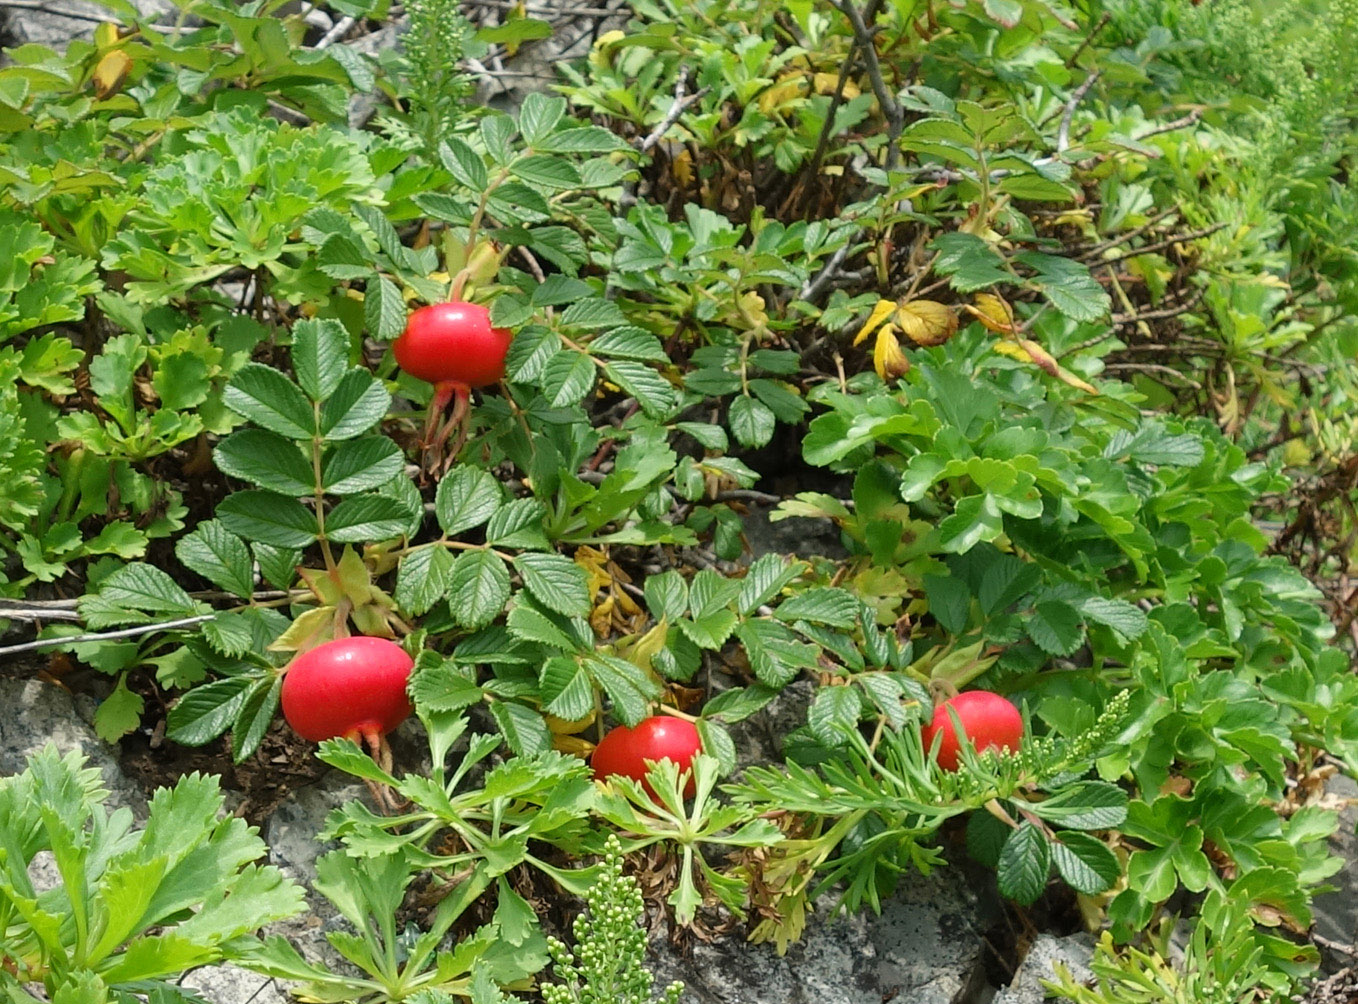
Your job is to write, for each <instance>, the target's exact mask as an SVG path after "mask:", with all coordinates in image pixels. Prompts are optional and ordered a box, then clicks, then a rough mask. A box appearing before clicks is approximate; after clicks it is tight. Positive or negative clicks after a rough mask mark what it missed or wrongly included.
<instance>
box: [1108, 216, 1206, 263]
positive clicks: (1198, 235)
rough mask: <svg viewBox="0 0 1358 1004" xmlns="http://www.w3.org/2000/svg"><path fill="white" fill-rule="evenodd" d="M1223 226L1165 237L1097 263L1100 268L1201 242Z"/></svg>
mask: <svg viewBox="0 0 1358 1004" xmlns="http://www.w3.org/2000/svg"><path fill="white" fill-rule="evenodd" d="M1225 226H1226V224H1225V223H1213V224H1212V225H1211V226H1210V227H1203V228H1202V229H1201V230H1193V231H1190V232H1189V233H1186V234H1178V235H1176V236H1174V237H1167V238H1165V239H1164V240H1162V241H1156V242H1155V243H1154V244H1145V245H1142V246H1141V247H1139V248H1132V250H1130V251H1128V252H1126V253H1125V254H1120V255H1117V256H1116V257H1114V258H1104V259H1103V260H1102V261H1100V262H1099V265H1101V266H1102V265H1116V264H1117V263H1118V262H1120V261H1126V260H1127V259H1128V258H1135V257H1137V256H1138V255H1143V254H1151V253H1152V252H1155V251H1163V250H1165V248H1167V247H1171V246H1172V245H1175V244H1183V243H1185V242H1187V241H1196V240H1201V239H1202V238H1204V237H1210V236H1212V234H1214V233H1216V232H1217V231H1218V230H1222V229H1224V228H1225Z"/></svg>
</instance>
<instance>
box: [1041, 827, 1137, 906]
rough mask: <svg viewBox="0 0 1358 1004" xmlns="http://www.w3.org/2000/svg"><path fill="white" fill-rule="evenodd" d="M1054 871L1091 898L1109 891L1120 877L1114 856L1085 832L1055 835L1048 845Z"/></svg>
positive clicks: (1099, 841)
mask: <svg viewBox="0 0 1358 1004" xmlns="http://www.w3.org/2000/svg"><path fill="white" fill-rule="evenodd" d="M1051 856H1052V862H1053V863H1054V864H1055V865H1056V870H1057V872H1059V873H1060V875H1061V877H1062V878H1063V879H1065V880H1066V884H1067V885H1069V886H1070V887H1071V888H1072V889H1074V890H1075V891H1076V892H1082V893H1084V894H1085V895H1086V896H1094V895H1097V894H1098V893H1101V892H1105V891H1107V890H1108V889H1111V888H1112V887H1113V885H1114V884H1115V883H1116V882H1117V880H1118V879H1120V878H1121V877H1122V866H1121V865H1120V864H1118V859H1117V855H1116V854H1114V853H1113V851H1112V849H1111V848H1109V847H1108V845H1107V844H1105V843H1104V842H1103V841H1102V840H1099V839H1098V838H1096V837H1091V836H1090V835H1089V834H1088V833H1077V832H1074V831H1071V830H1066V831H1062V832H1058V833H1057V834H1056V842H1055V843H1053V844H1052V845H1051Z"/></svg>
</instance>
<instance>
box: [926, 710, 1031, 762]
mask: <svg viewBox="0 0 1358 1004" xmlns="http://www.w3.org/2000/svg"><path fill="white" fill-rule="evenodd" d="M949 708H951V709H952V710H953V711H955V712H956V713H957V721H958V722H959V723H960V724H961V726H962V736H961V737H959V736H958V734H957V730H956V728H955V726H954V725H953V720H952V716H951V715H950V714H948V709H949ZM922 735H923V737H924V749H925V752H928V750H929V748H930V747H931V746H932V745H933V742H934V736H938V735H941V736H942V738H941V739H940V740H939V744H938V765H939V766H940V767H942V768H943V769H944V770H956V769H957V765H958V763H959V760H960V757H959V755H958V753H959V750H960V748H961V745H962V743H963V742H966V743H967V744H968V745H969V746H971V747H972V748H973V749H975V750H976V751H977V752H980V751H981V750H986V749H1007V750H1009V751H1010V752H1011V753H1012V752H1017V751H1018V748H1019V745H1020V744H1021V743H1022V741H1023V716H1022V715H1020V714H1019V711H1018V708H1016V707H1014V705H1012V704H1011V703H1009V701H1007V700H1006V699H1005V698H1003V697H1001V696H1000V695H999V694H992V693H990V692H989V691H986V690H969V691H967V692H966V693H963V694H958V695H957V696H956V697H953V698H950V699H949V700H946V701H944V702H943V703H942V704H940V705H938V707H936V708H934V720H933V721H932V722H930V723H929V724H928V725H926V726H925V727H924V729H923V730H922Z"/></svg>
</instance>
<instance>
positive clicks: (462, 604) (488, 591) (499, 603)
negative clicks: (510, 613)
mask: <svg viewBox="0 0 1358 1004" xmlns="http://www.w3.org/2000/svg"><path fill="white" fill-rule="evenodd" d="M508 602H509V572H508V570H507V569H506V568H505V564H504V562H503V561H501V560H500V559H499V558H498V557H497V556H496V555H494V554H492V553H491V552H489V551H479V550H478V551H463V552H462V553H461V554H459V555H458V556H457V560H456V561H454V562H453V566H452V570H451V571H450V572H449V573H448V609H449V610H450V611H452V613H453V616H454V617H455V618H457V621H458V623H460V624H461V625H463V626H464V627H468V628H478V627H482V626H484V625H486V624H489V623H490V622H491V621H493V620H494V619H495V618H496V617H498V616H499V615H500V613H501V612H502V611H503V610H504V608H505V604H506V603H508Z"/></svg>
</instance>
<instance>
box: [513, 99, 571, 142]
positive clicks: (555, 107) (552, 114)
mask: <svg viewBox="0 0 1358 1004" xmlns="http://www.w3.org/2000/svg"><path fill="white" fill-rule="evenodd" d="M565 114H566V99H565V98H559V97H548V96H547V95H545V94H541V93H538V92H537V91H534V92H533V93H531V94H529V95H527V96H526V97H525V98H524V99H523V105H522V107H520V109H519V132H520V133H522V134H523V139H524V142H525V143H527V144H528V145H529V146H535V145H536V144H537V142H538V141H539V140H541V139H545V138H546V137H547V136H549V135H550V134H551V133H552V130H554V129H555V128H556V127H557V123H559V122H560V121H561V119H562V118H563V117H564V116H565Z"/></svg>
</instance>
